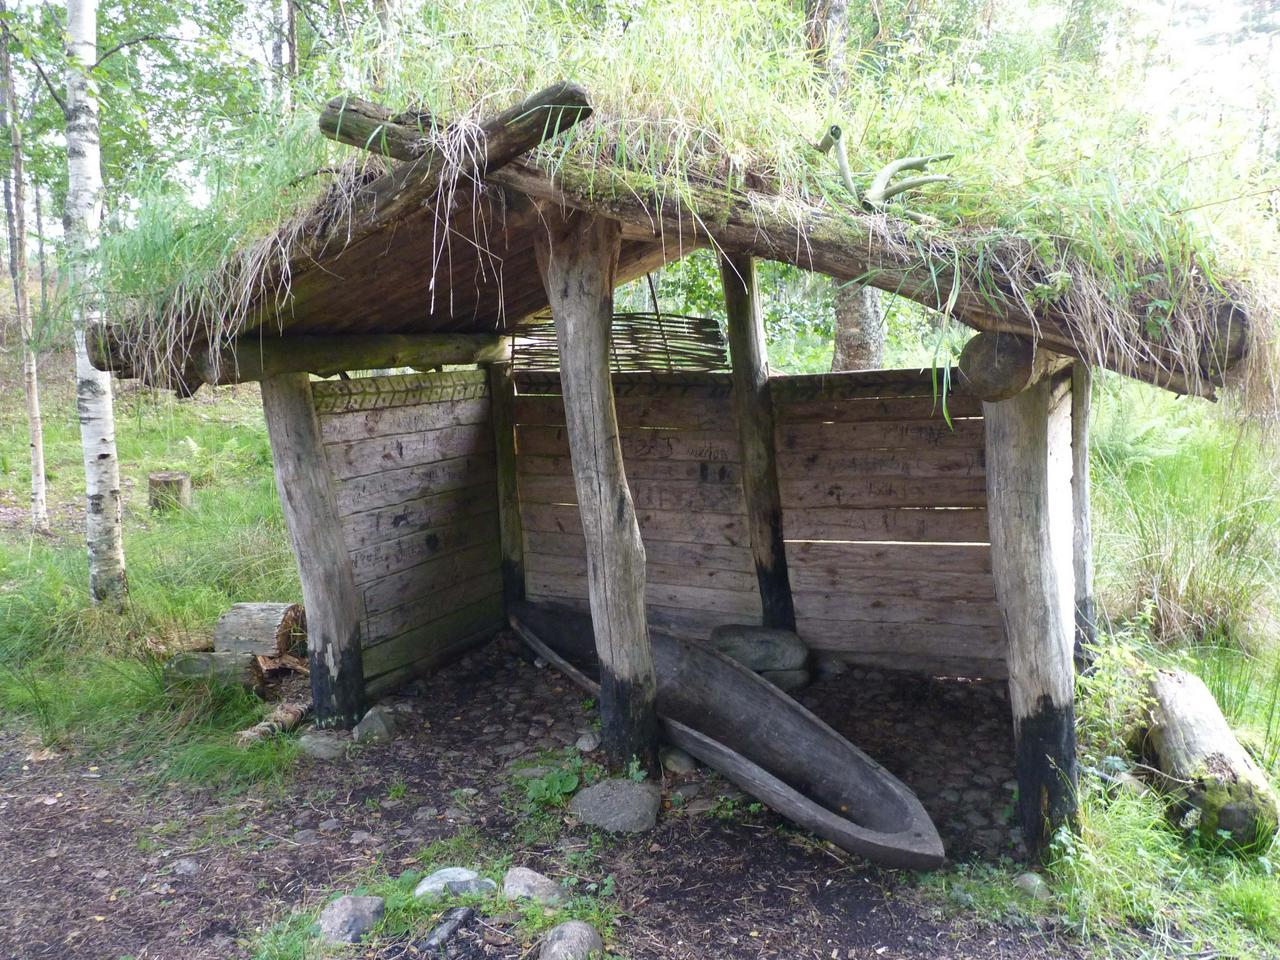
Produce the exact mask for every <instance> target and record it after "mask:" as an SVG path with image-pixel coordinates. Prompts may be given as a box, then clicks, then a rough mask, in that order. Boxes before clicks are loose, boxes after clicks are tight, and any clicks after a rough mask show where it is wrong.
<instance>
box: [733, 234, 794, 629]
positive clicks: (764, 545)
mask: <svg viewBox="0 0 1280 960" xmlns="http://www.w3.org/2000/svg"><path fill="white" fill-rule="evenodd" d="M720 281H721V284H722V286H723V288H724V305H725V314H726V316H727V317H728V325H729V352H730V355H731V357H732V363H733V399H734V408H735V413H736V414H737V421H738V445H739V448H740V450H741V455H742V490H743V493H744V494H745V496H746V500H747V526H748V529H749V530H750V534H751V554H752V557H753V558H754V559H755V565H756V578H757V580H758V581H759V586H760V600H761V604H762V607H763V619H764V625H765V626H766V627H776V628H778V629H780V630H791V631H794V630H795V628H796V610H795V604H794V601H793V600H792V597H791V581H790V579H789V578H788V576H787V551H786V547H785V545H784V544H783V540H782V497H781V494H780V493H779V492H778V464H777V456H776V453H775V450H776V446H775V444H774V419H773V398H772V396H771V395H770V393H769V358H768V354H767V353H766V351H765V342H764V315H763V313H762V312H761V310H760V291H759V290H758V289H757V285H756V265H755V260H753V259H752V258H751V257H747V256H738V255H733V254H726V255H724V256H722V257H721V258H720Z"/></svg>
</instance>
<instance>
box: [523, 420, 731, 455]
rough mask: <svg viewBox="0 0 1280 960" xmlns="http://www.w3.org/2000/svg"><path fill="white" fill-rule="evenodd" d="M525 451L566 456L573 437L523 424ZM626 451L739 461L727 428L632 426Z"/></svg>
mask: <svg viewBox="0 0 1280 960" xmlns="http://www.w3.org/2000/svg"><path fill="white" fill-rule="evenodd" d="M516 438H517V441H516V442H517V444H518V446H519V448H520V453H521V455H522V456H523V455H525V454H532V455H535V456H552V457H562V456H565V455H567V454H568V452H569V437H568V434H567V432H566V431H565V429H564V428H562V427H539V426H527V427H526V426H521V427H518V428H517V430H516ZM618 439H619V442H620V444H621V447H622V455H623V458H624V459H625V461H626V462H628V463H630V462H631V461H632V460H705V461H707V462H708V463H712V464H719V463H734V464H736V463H737V462H738V441H737V438H736V437H734V436H733V435H732V434H730V433H727V432H725V431H723V430H645V429H637V428H634V427H633V428H631V429H629V430H623V431H622V432H621V435H620V436H619V438H618Z"/></svg>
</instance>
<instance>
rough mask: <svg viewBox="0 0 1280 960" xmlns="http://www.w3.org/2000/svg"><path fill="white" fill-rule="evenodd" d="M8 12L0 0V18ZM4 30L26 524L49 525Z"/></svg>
mask: <svg viewBox="0 0 1280 960" xmlns="http://www.w3.org/2000/svg"><path fill="white" fill-rule="evenodd" d="M6 13H8V10H7V4H5V3H4V2H3V0H0V16H4V15H5V14H6ZM10 40H11V36H10V34H9V31H8V30H7V29H6V30H5V31H4V37H3V43H0V84H2V85H3V89H0V97H2V98H3V99H2V101H0V121H2V122H3V123H4V124H5V126H7V127H8V128H9V146H10V150H11V151H12V154H13V155H12V158H11V160H10V172H11V173H12V176H13V196H12V197H10V196H9V191H8V190H6V191H5V197H4V200H5V207H6V211H5V212H6V214H7V216H8V219H9V275H10V277H12V279H13V310H14V313H15V314H16V315H17V318H18V336H19V337H20V338H21V340H22V385H23V388H24V392H25V394H26V399H27V436H28V440H29V443H30V446H31V526H32V529H35V530H39V531H42V532H43V531H45V530H48V529H49V505H48V499H47V497H46V496H45V477H44V424H43V422H42V420H41V418H40V384H39V381H38V379H37V374H36V369H37V368H36V351H35V346H34V343H33V341H34V337H33V336H32V328H31V303H30V301H29V300H28V299H27V215H26V209H25V208H26V202H25V201H26V198H25V195H24V190H23V176H24V173H23V169H22V167H23V164H22V128H21V127H20V126H19V125H18V111H17V109H16V104H17V97H16V96H15V95H14V92H13V62H12V60H11V59H10V56H9V43H10Z"/></svg>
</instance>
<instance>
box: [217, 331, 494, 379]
mask: <svg viewBox="0 0 1280 960" xmlns="http://www.w3.org/2000/svg"><path fill="white" fill-rule="evenodd" d="M510 356H511V347H510V340H508V339H507V338H504V337H497V336H491V335H488V334H464V333H431V334H419V335H415V336H408V335H402V334H366V335H362V336H296V337H269V336H262V337H253V336H249V337H243V338H241V339H239V340H235V341H232V342H231V343H228V344H226V345H224V346H223V347H222V348H221V349H216V350H215V349H210V350H206V351H204V353H203V354H202V355H201V356H200V358H199V359H198V361H197V362H196V369H197V370H198V371H199V374H200V378H201V380H203V381H204V382H205V383H209V384H214V385H222V384H229V383H247V382H249V381H251V380H264V379H266V378H267V377H274V376H277V375H278V374H282V373H314V374H316V375H318V376H321V377H331V376H333V375H334V374H338V373H345V372H346V371H349V370H381V369H386V368H392V367H413V368H414V369H415V370H426V369H430V368H432V367H439V366H443V365H444V364H469V363H488V362H491V361H500V360H506V359H508V358H509V357H510Z"/></svg>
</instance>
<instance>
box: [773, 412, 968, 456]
mask: <svg viewBox="0 0 1280 960" xmlns="http://www.w3.org/2000/svg"><path fill="white" fill-rule="evenodd" d="M980 446H982V421H981V420H980V419H979V420H956V421H953V422H952V423H951V425H950V426H948V425H947V424H946V423H945V422H944V421H942V420H941V418H939V420H938V421H936V422H935V421H932V420H909V421H906V422H901V423H898V422H883V423H882V422H878V421H874V420H873V421H867V422H863V423H838V424H824V423H787V424H783V425H781V426H779V427H778V449H779V450H789V451H795V452H801V453H815V452H824V451H833V450H835V451H839V450H850V449H857V450H874V449H907V450H918V449H925V450H937V449H954V448H962V449H963V448H975V447H980Z"/></svg>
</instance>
